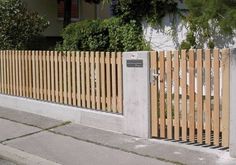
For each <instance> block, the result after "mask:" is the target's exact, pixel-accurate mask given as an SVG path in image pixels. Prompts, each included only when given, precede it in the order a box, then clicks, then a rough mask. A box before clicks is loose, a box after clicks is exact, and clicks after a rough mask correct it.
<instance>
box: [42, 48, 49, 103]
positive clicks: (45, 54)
mask: <svg viewBox="0 0 236 165" xmlns="http://www.w3.org/2000/svg"><path fill="white" fill-rule="evenodd" d="M46 56H47V53H46V51H43V91H44V92H43V95H44V97H43V98H44V100H47V98H48V96H47V61H46V60H47V57H46Z"/></svg>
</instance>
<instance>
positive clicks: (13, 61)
mask: <svg viewBox="0 0 236 165" xmlns="http://www.w3.org/2000/svg"><path fill="white" fill-rule="evenodd" d="M15 57H16V56H15V51H12V74H13V79H12V85H13V95H14V96H15V95H16V67H15V66H16V63H15V61H16V60H15ZM0 58H1V57H0ZM26 60H27V58H26ZM26 64H27V63H26ZM26 71H28V69H27V70H26ZM0 88H1V87H0ZM0 91H1V90H0Z"/></svg>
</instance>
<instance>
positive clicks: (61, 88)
mask: <svg viewBox="0 0 236 165" xmlns="http://www.w3.org/2000/svg"><path fill="white" fill-rule="evenodd" d="M62 58H63V57H62V52H59V54H58V63H59V102H60V103H61V104H62V103H63V68H62V67H63V66H62V63H63V59H62Z"/></svg>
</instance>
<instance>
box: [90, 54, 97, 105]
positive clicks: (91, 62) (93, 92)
mask: <svg viewBox="0 0 236 165" xmlns="http://www.w3.org/2000/svg"><path fill="white" fill-rule="evenodd" d="M90 67H91V69H90V74H91V102H92V109H95V105H96V102H95V101H96V99H95V54H94V52H91V53H90Z"/></svg>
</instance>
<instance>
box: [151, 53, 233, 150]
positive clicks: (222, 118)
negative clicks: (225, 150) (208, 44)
mask: <svg viewBox="0 0 236 165" xmlns="http://www.w3.org/2000/svg"><path fill="white" fill-rule="evenodd" d="M150 63H151V70H152V72H153V73H156V74H158V76H157V78H156V79H154V80H153V82H152V85H151V114H152V115H151V120H152V124H151V126H152V131H151V132H152V137H158V138H167V139H170V140H177V141H179V140H181V141H184V142H191V143H196V142H197V143H199V144H207V145H214V146H223V147H228V146H229V49H223V50H219V49H214V50H201V49H199V50H189V51H185V50H182V51H181V52H180V51H167V52H163V51H160V52H151V62H150Z"/></svg>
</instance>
